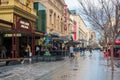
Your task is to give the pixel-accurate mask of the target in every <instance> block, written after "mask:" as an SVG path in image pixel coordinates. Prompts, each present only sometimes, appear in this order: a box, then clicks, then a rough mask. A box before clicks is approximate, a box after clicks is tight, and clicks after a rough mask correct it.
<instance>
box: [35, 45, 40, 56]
mask: <svg viewBox="0 0 120 80" xmlns="http://www.w3.org/2000/svg"><path fill="white" fill-rule="evenodd" d="M35 52H36V55H40V53H39V52H40V48H39V46H38V45H37V46H36V49H35Z"/></svg>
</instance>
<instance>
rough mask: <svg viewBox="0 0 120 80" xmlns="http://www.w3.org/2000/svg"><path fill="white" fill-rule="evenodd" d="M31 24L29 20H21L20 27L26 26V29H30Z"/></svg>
mask: <svg viewBox="0 0 120 80" xmlns="http://www.w3.org/2000/svg"><path fill="white" fill-rule="evenodd" d="M29 26H30V24H29V23H28V22H25V21H22V20H21V21H20V27H21V28H25V29H29Z"/></svg>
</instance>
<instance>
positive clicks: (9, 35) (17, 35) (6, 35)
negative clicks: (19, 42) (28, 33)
mask: <svg viewBox="0 0 120 80" xmlns="http://www.w3.org/2000/svg"><path fill="white" fill-rule="evenodd" d="M12 36H16V37H21V34H20V33H17V34H4V37H12Z"/></svg>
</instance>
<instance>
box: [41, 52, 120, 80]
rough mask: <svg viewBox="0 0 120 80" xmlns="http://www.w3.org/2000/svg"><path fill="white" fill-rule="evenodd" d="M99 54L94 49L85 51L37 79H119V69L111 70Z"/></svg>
mask: <svg viewBox="0 0 120 80" xmlns="http://www.w3.org/2000/svg"><path fill="white" fill-rule="evenodd" d="M100 54H102V53H100V52H98V51H94V53H93V55H92V56H89V53H88V52H87V53H86V55H85V56H84V57H80V58H78V59H77V60H73V61H71V60H70V61H69V63H68V64H66V65H65V66H63V67H62V68H60V69H59V70H57V71H56V72H55V73H52V74H51V73H49V74H48V75H49V76H47V75H46V76H45V77H44V78H43V79H39V80H119V78H120V71H118V72H116V71H115V72H111V69H110V67H108V66H107V65H106V63H105V61H104V59H103V58H102V55H100Z"/></svg>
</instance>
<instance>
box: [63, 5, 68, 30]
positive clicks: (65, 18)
mask: <svg viewBox="0 0 120 80" xmlns="http://www.w3.org/2000/svg"><path fill="white" fill-rule="evenodd" d="M63 15H64V20H65V21H64V30H67V25H66V23H67V5H66V4H65V5H64V11H63Z"/></svg>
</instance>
